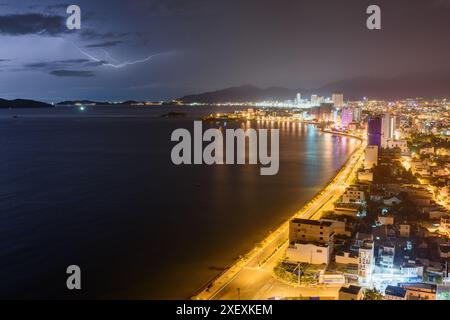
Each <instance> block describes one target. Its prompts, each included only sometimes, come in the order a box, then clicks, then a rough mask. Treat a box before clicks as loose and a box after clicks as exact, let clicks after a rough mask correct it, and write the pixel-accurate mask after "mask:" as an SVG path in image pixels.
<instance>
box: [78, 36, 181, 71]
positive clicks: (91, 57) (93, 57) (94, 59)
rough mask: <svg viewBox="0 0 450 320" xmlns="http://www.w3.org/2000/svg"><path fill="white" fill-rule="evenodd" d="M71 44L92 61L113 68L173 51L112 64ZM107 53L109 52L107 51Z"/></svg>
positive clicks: (119, 67) (140, 61)
mask: <svg viewBox="0 0 450 320" xmlns="http://www.w3.org/2000/svg"><path fill="white" fill-rule="evenodd" d="M72 45H73V46H74V47H75V48H76V49H77V50H78V51H79V52H80V53H81V54H82V55H84V56H85V57H87V58H89V59H90V60H92V61H94V62H99V63H102V65H103V66H106V67H111V68H114V69H121V68H124V67H127V66H131V65H135V64H139V63H145V62H147V61H150V60H151V59H153V58H154V57H157V56H161V55H166V54H170V53H173V52H162V53H156V54H153V55H150V56H148V57H146V58H144V59H139V60H134V61H125V62H122V63H119V64H114V63H111V62H106V63H105V62H104V61H103V60H100V59H99V58H97V57H95V56H93V55H92V54H90V53H88V52H87V51H84V50H83V49H81V48H80V47H78V46H77V45H75V44H74V43H73V42H72ZM104 52H105V53H107V51H106V50H104ZM107 54H108V55H109V53H107Z"/></svg>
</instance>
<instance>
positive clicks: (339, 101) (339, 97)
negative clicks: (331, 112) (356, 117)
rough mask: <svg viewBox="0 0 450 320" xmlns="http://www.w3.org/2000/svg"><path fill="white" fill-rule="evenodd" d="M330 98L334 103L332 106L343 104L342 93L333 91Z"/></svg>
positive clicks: (341, 105) (339, 106)
mask: <svg viewBox="0 0 450 320" xmlns="http://www.w3.org/2000/svg"><path fill="white" fill-rule="evenodd" d="M331 100H332V101H333V103H334V106H335V107H337V108H341V107H343V106H344V95H343V94H342V93H333V94H332V95H331Z"/></svg>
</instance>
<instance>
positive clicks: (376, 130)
mask: <svg viewBox="0 0 450 320" xmlns="http://www.w3.org/2000/svg"><path fill="white" fill-rule="evenodd" d="M381 122H382V121H381V118H379V117H371V118H369V125H368V129H367V134H368V144H369V145H371V146H377V147H378V148H381Z"/></svg>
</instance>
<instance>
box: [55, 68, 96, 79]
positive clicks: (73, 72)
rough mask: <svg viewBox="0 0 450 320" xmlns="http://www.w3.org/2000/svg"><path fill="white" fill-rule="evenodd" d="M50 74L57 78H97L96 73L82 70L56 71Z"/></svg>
mask: <svg viewBox="0 0 450 320" xmlns="http://www.w3.org/2000/svg"><path fill="white" fill-rule="evenodd" d="M49 73H50V74H51V75H53V76H56V77H75V78H89V77H94V76H95V73H94V72H92V71H81V70H54V71H51V72H49Z"/></svg>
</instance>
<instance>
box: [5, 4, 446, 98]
mask: <svg viewBox="0 0 450 320" xmlns="http://www.w3.org/2000/svg"><path fill="white" fill-rule="evenodd" d="M70 4H77V5H79V6H80V7H81V10H82V28H81V30H75V31H69V30H67V28H66V27H65V20H66V17H67V14H66V8H67V6H68V5H70ZM370 4H377V5H379V6H380V7H381V10H382V30H377V31H370V30H368V29H367V28H366V19H367V17H368V15H367V14H366V13H365V11H366V8H367V7H368V6H369V5H370ZM449 30H450V1H449V0H422V1H412V0H389V1H380V0H376V1H375V0H371V1H366V0H341V1H336V0H327V1H325V0H295V1H289V0H154V1H153V0H147V1H145V0H126V1H124V0H107V1H106V0H105V1H103V0H102V1H94V0H76V1H74V2H70V3H69V2H65V1H56V0H55V1H51V0H36V1H34V0H23V1H17V0H14V1H12V0H11V1H7V0H0V41H1V46H0V97H1V98H7V99H12V98H18V97H21V98H32V99H38V100H45V101H55V102H56V101H60V100H65V99H75V98H80V99H81V98H83V99H95V100H125V99H148V100H160V99H169V98H176V97H180V96H183V95H185V94H190V93H197V92H203V91H208V90H215V89H222V88H225V87H229V86H237V85H244V84H251V85H256V86H262V87H266V86H284V87H288V88H307V89H311V88H318V87H320V86H323V85H325V84H327V83H330V82H333V81H338V80H343V79H351V78H355V77H361V76H367V77H391V76H397V75H402V74H405V73H410V72H433V71H436V70H447V71H448V70H450V59H449V58H448V57H449V56H450V38H449ZM133 61H135V62H136V63H133ZM129 62H131V63H129Z"/></svg>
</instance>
